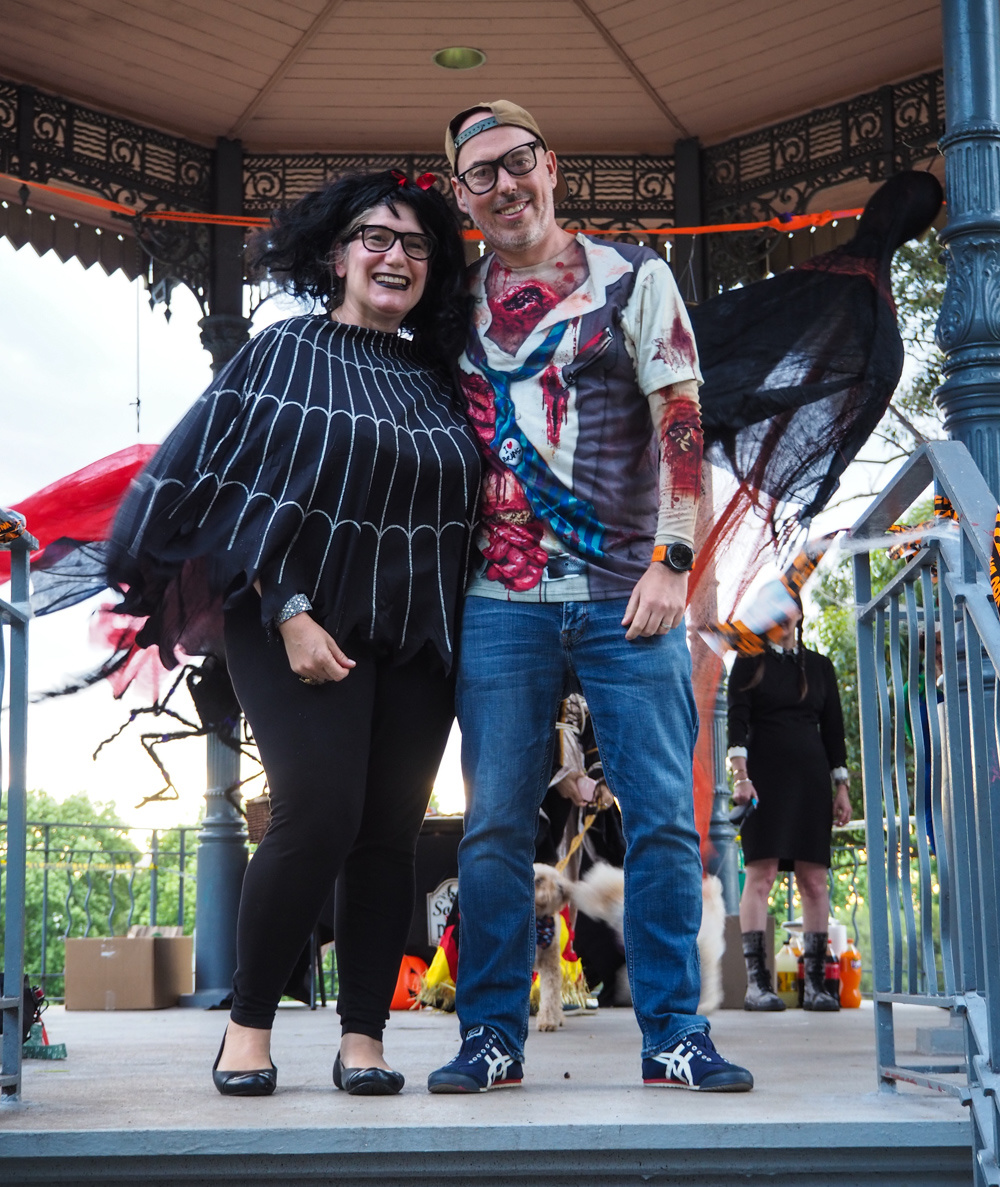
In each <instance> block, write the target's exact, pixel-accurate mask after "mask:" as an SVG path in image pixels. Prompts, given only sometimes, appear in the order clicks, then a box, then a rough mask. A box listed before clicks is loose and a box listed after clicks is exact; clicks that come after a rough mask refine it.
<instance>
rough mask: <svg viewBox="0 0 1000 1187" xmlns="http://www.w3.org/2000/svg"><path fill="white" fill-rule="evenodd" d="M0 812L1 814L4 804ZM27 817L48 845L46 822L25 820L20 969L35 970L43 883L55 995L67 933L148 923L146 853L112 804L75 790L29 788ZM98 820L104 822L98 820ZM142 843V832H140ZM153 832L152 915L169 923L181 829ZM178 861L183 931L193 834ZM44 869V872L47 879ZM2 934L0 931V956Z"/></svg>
mask: <svg viewBox="0 0 1000 1187" xmlns="http://www.w3.org/2000/svg"><path fill="white" fill-rule="evenodd" d="M0 818H3V819H6V804H5V803H4V804H3V805H2V810H0ZM28 819H29V820H35V821H43V822H46V823H51V824H52V825H53V827H52V828H50V829H49V836H48V845H49V849H48V853H47V854H46V850H45V843H46V842H45V830H44V829H43V828H29V830H28V858H27V870H26V873H25V916H26V918H25V925H26V926H25V954H24V956H25V959H24V967H25V972H27V973H28V975H29V977H31V978H32V979H33V980H35V981H36V982H37V980H38V978H39V976H40V974H41V972H42V914H43V902H44V901H45V893H46V881H47V883H48V886H47V891H48V895H47V902H48V910H47V920H46V930H47V934H46V941H45V972H46V981H45V985H44V988H45V991H46V993H47V995H48V996H49V997H56V998H58V997H62V995H63V984H62V971H63V967H64V961H65V945H64V943H63V941H64V939H65V938H66V937H67V936H74V937H75V936H83V935H91V936H109V935H124V934H125V933H126V932H127V930H128V927H129V924H130V922H131V923H133V924H148V923H150V922H151V920H150V905H151V902H150V899H151V891H152V879H151V876H150V873H151V871H150V865H151V857H150V855H149V853H148V852H147V851H144V850H143V849H142V848H140V847H139V846H138V845H136V843H135V841H134V840H133V838H132V836H131V835H130V832H129V830H128V828H127V827H126V825H125V824H124V822H123V821H122V820H121V818H120V817H119V816H118V814H117V813H116V812H115V810H114V808H113V807H112V806H109V805H106V804H95V803H92V802H91V801H90V800H89V799H88V798H87V796H86V795H84V794H82V793H81V794H78V795H73V796H70V797H69V798H68V799H65V800H62V801H61V802H60V801H57V800H55V799H53V798H52V796H50V795H47V794H46V793H45V792H44V791H29V792H28ZM98 826H105V827H98ZM140 837H142V838H143V841H144V843H145V836H144V835H143V833H140ZM158 837H159V860H158V877H157V882H158V885H157V923H158V924H160V925H161V926H163V925H176V924H177V923H178V922H179V920H178V906H179V888H180V878H179V877H178V857H177V854H178V851H179V845H180V833H179V831H177V830H170V831H163V832H160V833H159V834H158ZM187 843H188V854H187V858H186V862H185V869H186V872H187V874H188V876H189V878H190V881H188V883H187V889H186V890H185V898H184V919H183V927H184V932H185V934H188V935H189V934H191V932H192V931H193V930H194V910H195V895H194V880H193V874H194V870H195V862H194V835H193V834H192V833H188V837H187ZM6 850H7V828H6V824H2V825H0V856H2V857H5V856H6ZM46 874H47V879H46ZM2 953H3V937H2V935H0V959H2Z"/></svg>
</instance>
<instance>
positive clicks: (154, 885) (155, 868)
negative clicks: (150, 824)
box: [149, 828, 160, 927]
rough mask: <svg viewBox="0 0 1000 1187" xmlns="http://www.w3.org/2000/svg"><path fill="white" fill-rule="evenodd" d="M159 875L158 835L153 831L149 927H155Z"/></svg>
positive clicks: (150, 848) (150, 862) (150, 855)
mask: <svg viewBox="0 0 1000 1187" xmlns="http://www.w3.org/2000/svg"><path fill="white" fill-rule="evenodd" d="M159 873H160V835H159V833H158V831H157V830H156V829H155V828H154V829H153V836H152V839H151V840H150V842H149V926H150V927H156V907H157V902H156V900H157V898H158V897H159V896H158V893H157V892H158V890H159V885H158V880H159Z"/></svg>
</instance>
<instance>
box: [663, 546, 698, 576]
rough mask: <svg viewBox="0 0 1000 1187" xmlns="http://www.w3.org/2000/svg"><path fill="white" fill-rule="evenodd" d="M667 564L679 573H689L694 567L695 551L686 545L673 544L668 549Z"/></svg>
mask: <svg viewBox="0 0 1000 1187" xmlns="http://www.w3.org/2000/svg"><path fill="white" fill-rule="evenodd" d="M667 564H668V565H669V566H670V568H671V569H674V570H675V571H676V572H678V573H687V572H689V571H690V570H691V569H692V568H693V566H694V549H692V548H689V547H688V546H687V545H686V544H680V543H675V544H671V545H670V547H669V548H668V549H667Z"/></svg>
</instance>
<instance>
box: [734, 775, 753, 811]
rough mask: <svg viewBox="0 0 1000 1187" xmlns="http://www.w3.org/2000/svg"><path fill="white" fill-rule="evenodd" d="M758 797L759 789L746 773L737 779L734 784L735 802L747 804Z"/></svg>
mask: <svg viewBox="0 0 1000 1187" xmlns="http://www.w3.org/2000/svg"><path fill="white" fill-rule="evenodd" d="M756 798H757V789H756V788H755V787H754V785H753V783H752V782H751V781H750V780H749V779H748V778H747V777H746V776H745V775H744V776H743V777H742V778H740V779H737V780H736V782H735V783H734V784H733V803H734V804H747V803H749V802H750V800H755V799H756Z"/></svg>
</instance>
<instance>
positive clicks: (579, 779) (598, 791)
mask: <svg viewBox="0 0 1000 1187" xmlns="http://www.w3.org/2000/svg"><path fill="white" fill-rule="evenodd" d="M556 791H558V792H559V794H560V795H561V796H562V797H563V799H566V800H572V801H573V803H574V804H576V806H577V807H578V808H585V807H587V805H588V804H593V803H594V802H595V801H596V803H597V806H598V807H599V808H610V807H611V805H612V804H613V803H614V796H613V795H612V794H611V792H610V791H609V790H608V785H607V784H606V783H604V782H603V781H602V782H600V783H598V782H597V781H596V780H594V779H591V777H590V776H589V775H582V774H577V775H567V776H566V777H565V778H563V779H560V780H559V782H558V783H557V784H556Z"/></svg>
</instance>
